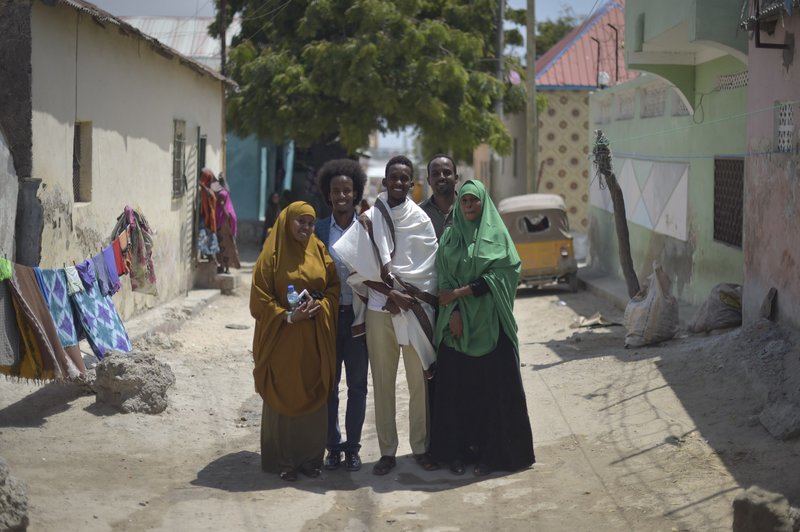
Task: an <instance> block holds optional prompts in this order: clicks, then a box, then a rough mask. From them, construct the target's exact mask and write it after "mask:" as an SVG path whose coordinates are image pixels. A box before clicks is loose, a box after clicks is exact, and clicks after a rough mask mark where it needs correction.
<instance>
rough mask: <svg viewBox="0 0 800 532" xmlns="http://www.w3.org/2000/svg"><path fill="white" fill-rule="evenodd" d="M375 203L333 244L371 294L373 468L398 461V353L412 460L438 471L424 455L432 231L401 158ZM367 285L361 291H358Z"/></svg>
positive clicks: (383, 470)
mask: <svg viewBox="0 0 800 532" xmlns="http://www.w3.org/2000/svg"><path fill="white" fill-rule="evenodd" d="M385 176H386V177H385V178H384V180H383V186H384V187H385V188H386V191H385V192H382V193H381V194H380V195H379V196H378V198H377V200H376V201H375V204H374V205H373V207H372V208H371V209H369V210H368V211H367V212H366V213H365V214H364V215H362V216H361V217H360V218H359V219H362V218H363V219H364V220H365V227H362V226H361V224H359V225H356V226H353V227H352V228H351V229H350V230H348V232H347V233H346V234H345V235H344V236H343V237H342V238H341V239H340V240H339V241H338V242H337V243H336V244H334V246H333V248H334V250H335V251H336V252H337V253H338V255H339V257H340V258H341V259H342V260H343V261H344V262H345V264H346V265H347V267H348V269H349V270H350V272H351V275H350V277H349V278H348V283H350V285H351V286H353V287H354V289H356V290H357V291H358V292H359V293H360V294H362V295H366V296H367V297H368V304H367V310H366V318H365V322H366V329H367V351H368V353H369V363H370V366H371V368H372V383H373V392H374V398H375V424H376V430H377V433H378V444H379V446H380V452H381V458H380V460H378V462H377V463H376V464H375V465H374V466H373V469H372V471H373V473H374V474H376V475H385V474H387V473H389V472H390V471H391V470H392V469H394V467H395V466H396V465H397V461H396V458H395V455H396V454H397V447H398V437H397V420H396V400H395V387H396V382H397V367H398V364H399V361H400V356H401V354H402V358H403V364H404V365H405V370H406V380H407V382H408V388H409V394H410V399H409V439H410V444H411V451H412V453H413V454H414V457H415V459H416V461H417V463H418V464H419V465H420V466H421V467H422V468H423V469H425V470H433V469H438V467H439V466H438V464H436V463H435V462H434V461H433V460H431V458H430V456H429V455H428V454H427V444H428V404H427V389H426V385H425V383H426V373H425V372H426V370H427V369H428V368H429V367H430V365H431V364H432V363H433V361H434V358H435V351H434V349H433V344H432V341H433V335H432V333H433V328H432V325H433V311H434V305H435V304H436V295H435V294H436V268H435V257H436V249H437V243H436V233H435V231H434V229H433V225H432V224H431V221H430V218H428V215H426V214H425V212H424V211H423V210H422V209H420V208H419V206H418V205H416V204H415V203H414V202H413V201H411V200H410V199H409V198H408V192H409V190H410V188H411V186H412V183H413V181H412V176H413V165H412V163H411V161H409V160H408V158H406V157H403V156H397V157H393V158H392V159H390V160H389V162H388V163H387V165H386V173H385ZM365 287H366V289H367V290H366V294H364V292H363V289H364V288H365Z"/></svg>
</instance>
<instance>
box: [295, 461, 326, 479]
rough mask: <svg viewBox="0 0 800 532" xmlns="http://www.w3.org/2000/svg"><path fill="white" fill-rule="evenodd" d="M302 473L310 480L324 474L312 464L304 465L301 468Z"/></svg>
mask: <svg viewBox="0 0 800 532" xmlns="http://www.w3.org/2000/svg"><path fill="white" fill-rule="evenodd" d="M300 472H301V473H303V474H304V475H305V476H307V477H308V478H317V477H319V476H320V475H321V474H322V470H321V469H320V468H319V467H317V466H315V465H312V464H303V465H301V466H300Z"/></svg>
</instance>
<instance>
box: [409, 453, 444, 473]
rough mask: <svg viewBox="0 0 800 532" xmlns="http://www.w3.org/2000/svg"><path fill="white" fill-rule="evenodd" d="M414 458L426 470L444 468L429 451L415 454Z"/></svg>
mask: <svg viewBox="0 0 800 532" xmlns="http://www.w3.org/2000/svg"><path fill="white" fill-rule="evenodd" d="M414 460H416V461H417V464H418V465H419V466H420V467H421V468H422V469H424V470H425V471H436V470H437V469H441V468H442V466H440V465H439V462H437V461H436V460H434V459H433V458H431V455H429V454H428V453H421V454H415V455H414Z"/></svg>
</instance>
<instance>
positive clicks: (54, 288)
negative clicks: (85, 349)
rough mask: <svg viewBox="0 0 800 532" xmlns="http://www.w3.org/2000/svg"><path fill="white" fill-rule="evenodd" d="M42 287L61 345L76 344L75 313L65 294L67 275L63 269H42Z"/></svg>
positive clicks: (67, 295)
mask: <svg viewBox="0 0 800 532" xmlns="http://www.w3.org/2000/svg"><path fill="white" fill-rule="evenodd" d="M42 279H43V280H44V289H45V290H46V291H47V293H48V294H49V296H50V297H49V298H48V299H47V308H48V309H49V310H50V315H51V316H53V322H54V323H55V324H56V330H57V331H58V339H59V340H61V345H62V346H64V347H70V346H73V345H77V344H78V338H79V336H78V329H77V327H76V326H75V313H74V311H73V310H72V304H71V303H70V301H69V294H67V276H66V274H65V273H64V270H42Z"/></svg>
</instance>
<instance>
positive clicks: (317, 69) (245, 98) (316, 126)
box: [211, 0, 525, 159]
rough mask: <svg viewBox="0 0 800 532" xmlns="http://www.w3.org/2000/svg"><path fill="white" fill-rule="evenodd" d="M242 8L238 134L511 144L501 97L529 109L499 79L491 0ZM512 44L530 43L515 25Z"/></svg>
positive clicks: (338, 0) (237, 42)
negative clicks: (409, 131) (401, 135)
mask: <svg viewBox="0 0 800 532" xmlns="http://www.w3.org/2000/svg"><path fill="white" fill-rule="evenodd" d="M216 1H217V6H218V8H219V6H220V4H221V2H220V0H216ZM234 15H238V16H239V17H240V19H241V31H240V32H239V34H238V35H236V36H235V37H234V40H233V44H232V46H231V49H230V54H229V59H228V72H229V75H230V76H231V77H233V79H235V80H236V81H237V83H238V84H239V88H238V90H236V91H234V92H233V93H232V94H230V95H229V97H228V119H229V123H230V124H231V125H232V127H233V128H234V129H235V130H236V131H237V132H239V133H243V134H248V133H256V134H258V135H261V136H264V137H266V138H271V139H275V140H282V139H286V138H292V139H294V140H295V141H296V142H298V143H299V144H301V145H308V144H311V143H315V142H329V141H332V140H334V139H338V140H339V141H340V142H341V143H342V144H343V145H344V146H345V148H347V149H348V150H350V151H351V152H352V151H355V150H357V149H359V148H362V147H364V146H365V145H366V144H367V141H368V136H369V134H370V133H371V132H373V131H382V132H386V131H398V130H400V129H403V128H405V127H409V126H411V127H414V128H416V129H417V131H418V133H419V134H420V137H421V139H422V142H423V146H424V150H425V151H426V152H432V151H448V152H451V153H453V154H454V155H456V156H458V157H461V158H466V159H471V158H472V150H473V149H474V148H475V147H476V146H477V145H478V144H480V143H482V142H486V143H488V144H489V145H490V146H492V147H493V148H494V149H496V150H498V151H499V152H501V153H508V152H509V151H510V145H511V141H510V137H509V134H508V131H507V130H506V128H505V127H504V125H503V123H502V121H501V120H500V119H499V117H498V116H497V114H495V113H494V111H493V104H494V102H495V101H496V99H497V98H500V97H503V98H504V102H505V108H506V110H507V111H508V112H518V111H520V110H522V109H524V102H525V98H524V92H523V91H524V85H516V86H515V85H511V84H510V83H508V82H507V81H499V80H497V79H496V65H497V62H496V60H495V59H494V58H495V57H496V54H495V29H496V19H495V15H496V2H495V1H494V0H293V1H292V0H290V1H286V0H227V11H226V13H225V17H226V20H227V21H230V20H232V18H233V16H234ZM218 30H219V26H218V24H214V25H212V27H211V32H212V34H218V33H219V31H218ZM506 40H507V42H509V43H512V44H513V43H521V41H522V40H521V36H520V34H519V32H518V31H516V30H510V31H507V32H506ZM511 69H514V70H516V71H517V72H519V73H520V74H522V72H523V70H522V68H521V67H520V66H519V59H518V58H516V57H506V58H505V60H504V70H505V72H506V74H508V73H509V72H510V70H511Z"/></svg>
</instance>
